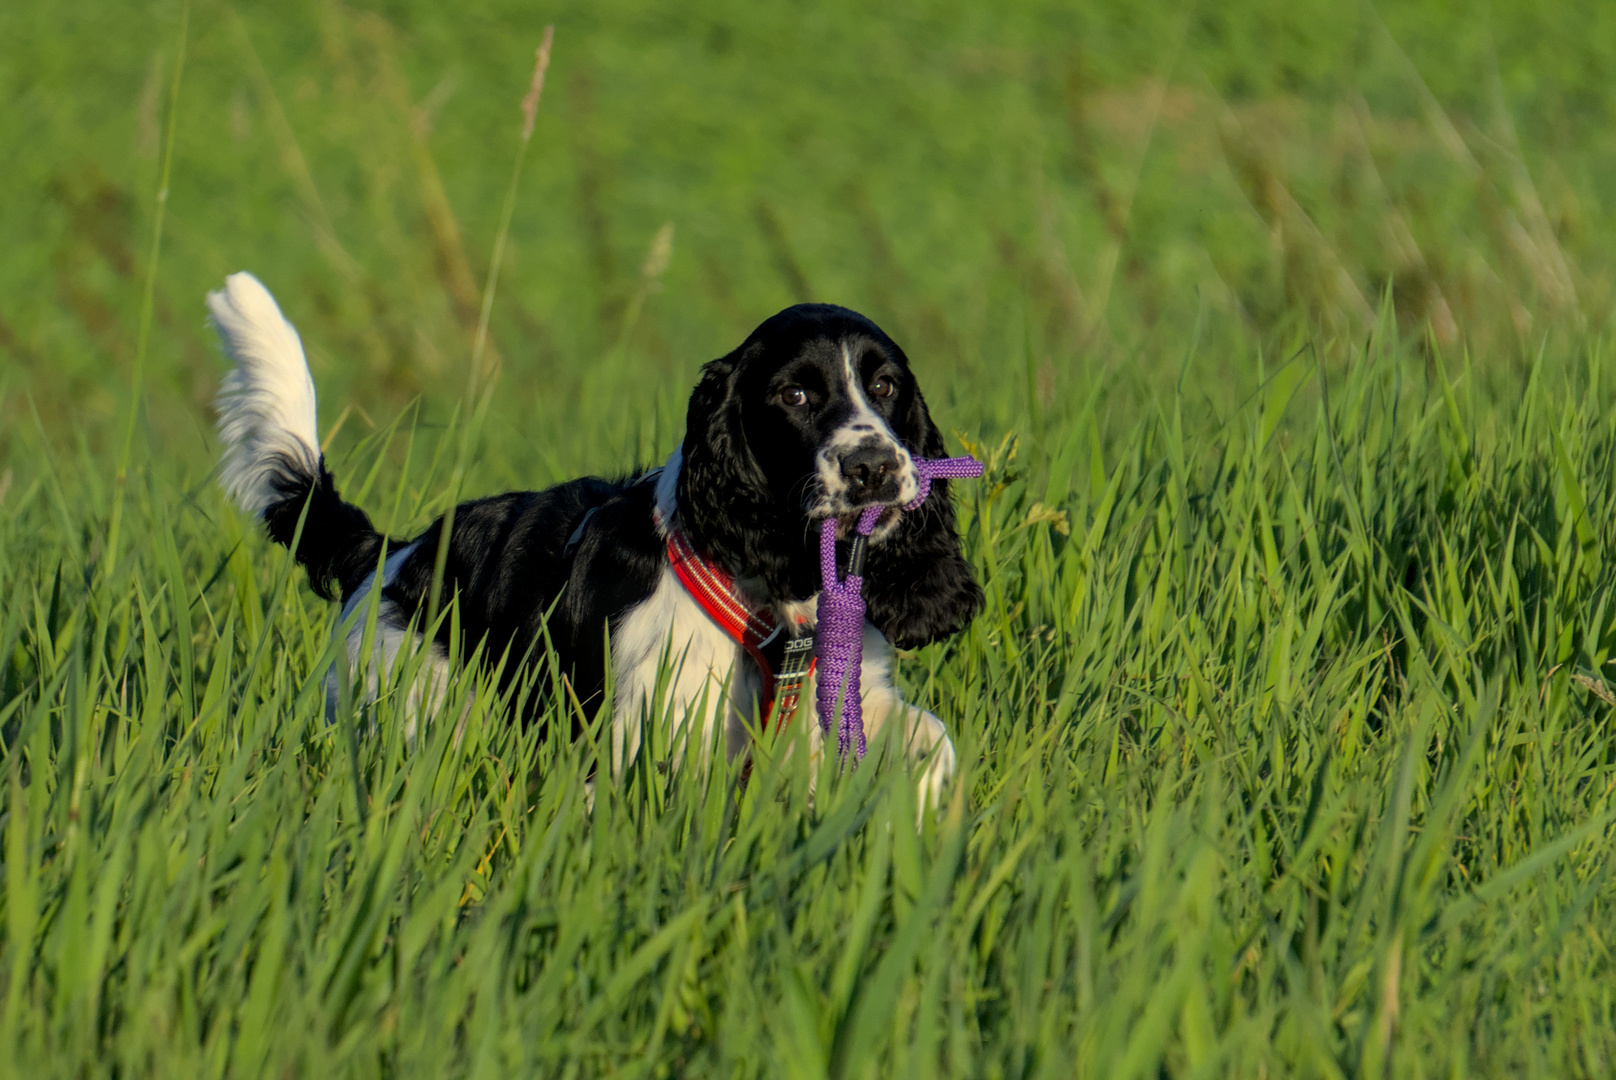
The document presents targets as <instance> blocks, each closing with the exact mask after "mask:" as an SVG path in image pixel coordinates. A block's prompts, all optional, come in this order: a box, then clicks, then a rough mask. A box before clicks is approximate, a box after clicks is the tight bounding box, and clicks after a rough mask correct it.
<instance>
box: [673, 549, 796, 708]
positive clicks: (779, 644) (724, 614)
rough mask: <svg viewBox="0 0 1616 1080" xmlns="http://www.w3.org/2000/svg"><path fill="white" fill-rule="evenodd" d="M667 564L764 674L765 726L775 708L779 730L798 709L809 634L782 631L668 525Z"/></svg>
mask: <svg viewBox="0 0 1616 1080" xmlns="http://www.w3.org/2000/svg"><path fill="white" fill-rule="evenodd" d="M668 565H669V566H671V567H673V572H674V573H675V574H676V575H678V577H679V582H680V584H682V585H683V586H684V587H685V591H687V592H688V593H690V595H691V597H692V598H694V599H695V601H696V603H698V604H700V605H701V609H702V610H703V611H705V612H706V613H707V614H708V615H709V616H710V617H711V618H712V620H713V621H714V622H716V623H717V624H718V625H719V626H721V627H723V629H724V633H726V634H728V635H729V636H730V637H731V638H733V639H734V640H735V641H736V642H738V643H739V644H740V646H741V647H742V648H743V649H745V650H746V652H747V655H749V656H750V657H751V658H752V661H753V662H754V663H756V664H757V666H758V670H759V671H761V672H762V673H763V702H762V717H763V726H764V728H765V729H767V728H768V726H769V719H770V717H771V716H772V715H774V713H775V712H778V714H779V716H780V727H781V729H784V728H785V726H786V724H788V723H789V722H790V721H791V717H792V715H793V714H794V713H795V712H796V711H797V702H798V701H799V699H800V698H801V696H802V687H803V684H804V683H806V682H807V681H808V675H809V673H810V672H812V671H813V670H814V655H813V653H814V637H813V635H812V634H789V633H786V632H785V630H784V628H782V627H781V625H780V621H779V620H778V619H776V618H775V617H774V614H773V612H770V611H768V610H767V609H765V608H754V607H753V606H752V605H751V604H749V603H748V602H747V601H746V599H745V597H743V596H742V595H741V594H740V592H739V591H738V590H737V589H736V588H735V577H734V575H733V574H731V573H729V572H728V571H727V570H725V569H724V568H723V567H721V566H718V565H717V564H715V563H713V562H712V561H711V560H709V559H706V558H704V557H702V556H701V555H699V554H698V553H697V552H696V549H695V548H694V547H693V546H692V545H691V543H690V537H688V536H686V535H685V534H684V532H683V530H681V529H678V528H674V527H670V528H669V529H668ZM804 621H805V620H804ZM776 705H778V708H776Z"/></svg>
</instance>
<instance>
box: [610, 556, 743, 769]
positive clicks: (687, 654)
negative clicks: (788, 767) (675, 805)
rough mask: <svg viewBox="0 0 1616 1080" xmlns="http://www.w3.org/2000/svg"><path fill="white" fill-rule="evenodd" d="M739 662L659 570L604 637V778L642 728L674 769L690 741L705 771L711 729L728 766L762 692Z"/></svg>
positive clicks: (624, 758) (727, 640) (732, 644)
mask: <svg viewBox="0 0 1616 1080" xmlns="http://www.w3.org/2000/svg"><path fill="white" fill-rule="evenodd" d="M743 656H744V653H743V652H742V650H741V647H740V645H739V644H737V643H736V641H735V639H734V638H731V637H730V636H729V635H728V634H727V633H725V632H724V629H723V627H721V626H719V625H718V624H717V623H716V622H714V621H713V619H712V616H710V615H708V614H707V612H706V611H704V610H703V609H702V607H701V605H700V604H698V603H696V600H695V598H694V597H692V596H691V595H690V593H689V592H688V591H686V589H685V587H684V585H682V584H681V583H680V581H679V578H678V576H677V575H676V574H674V572H673V568H672V567H671V566H665V567H663V568H662V577H661V580H659V581H658V582H657V587H656V591H654V592H653V593H652V594H651V595H650V597H648V598H647V599H646V600H645V601H644V602H643V603H641V604H639V605H637V606H636V607H635V608H634V609H633V610H632V611H630V612H629V613H628V614H627V615H626V616H624V618H623V620H622V622H621V623H619V624H618V627H617V631H616V632H615V633H614V634H613V635H612V671H613V673H614V674H615V677H616V688H615V694H614V700H613V702H612V775H613V776H618V775H621V773H622V771H623V767H624V765H625V764H626V763H627V762H629V761H631V760H632V759H633V758H634V755H635V754H637V753H638V752H639V749H640V737H641V732H642V729H643V727H644V725H645V723H646V722H647V721H648V720H649V721H650V722H651V723H652V724H653V725H654V726H655V727H656V729H657V732H658V735H659V737H660V739H661V740H663V745H664V747H666V748H669V749H671V751H672V755H671V756H672V759H673V761H674V763H675V764H677V763H678V762H679V761H680V760H681V759H682V758H683V757H684V752H685V749H686V748H687V746H688V745H689V743H690V741H691V740H692V739H694V740H696V745H697V746H698V747H699V748H700V752H701V755H702V756H701V760H702V761H703V762H704V763H705V762H706V761H707V760H708V757H707V755H708V753H709V748H710V747H711V746H712V745H713V744H714V742H715V736H716V734H717V725H719V724H722V725H723V735H724V752H725V755H726V756H728V757H731V758H733V757H734V756H735V755H736V754H738V753H739V752H740V751H741V750H742V749H744V748H745V746H746V739H747V735H746V722H745V718H746V717H749V716H750V715H751V713H752V710H753V709H754V708H755V702H756V701H757V699H758V694H759V692H760V691H761V689H762V687H761V685H760V682H761V680H760V679H759V678H758V675H757V671H756V669H755V668H754V667H753V665H751V664H750V663H742V657H743ZM659 683H660V684H661V685H659Z"/></svg>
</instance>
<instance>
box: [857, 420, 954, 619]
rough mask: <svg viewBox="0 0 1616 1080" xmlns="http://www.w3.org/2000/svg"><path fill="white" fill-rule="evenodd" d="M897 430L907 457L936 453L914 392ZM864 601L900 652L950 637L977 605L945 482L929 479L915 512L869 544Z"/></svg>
mask: <svg viewBox="0 0 1616 1080" xmlns="http://www.w3.org/2000/svg"><path fill="white" fill-rule="evenodd" d="M899 427H900V430H899V431H898V433H897V434H898V436H899V438H901V439H902V440H903V442H904V445H905V447H906V448H907V449H908V450H909V452H910V453H911V454H914V455H915V456H916V457H923V458H938V457H942V456H943V454H944V447H943V435H942V432H940V431H938V430H937V425H936V424H934V423H932V419H931V413H930V412H929V411H928V410H927V409H926V402H925V399H924V398H922V397H921V396H920V391H919V390H918V389H917V390H916V391H915V396H914V400H913V401H912V402H911V403H910V407H909V409H908V411H907V413H906V415H905V416H904V419H903V421H902V423H901V424H900V425H899ZM864 599H865V603H866V605H867V611H868V614H869V619H870V622H872V623H874V624H875V626H876V628H877V629H879V630H880V631H881V633H883V634H885V635H886V639H887V640H888V641H890V642H892V643H893V644H894V645H896V646H897V647H898V648H900V649H915V648H919V647H920V646H922V645H927V644H930V643H931V642H933V641H940V640H942V639H943V638H946V637H950V636H952V635H954V634H957V633H959V632H960V631H961V630H963V629H965V627H966V626H968V625H969V624H970V621H971V620H972V619H973V618H975V617H976V613H977V612H978V611H981V610H982V589H981V587H980V586H979V585H977V583H976V574H975V572H974V571H973V570H972V569H971V564H970V563H968V562H966V561H965V555H964V552H962V551H961V550H960V540H959V532H958V531H957V529H956V527H955V524H954V503H953V501H952V499H951V498H950V495H949V484H948V481H947V480H933V481H932V484H931V494H930V496H928V497H927V499H926V501H925V502H924V503H923V504H921V506H920V509H918V510H915V511H912V512H910V513H906V514H904V515H903V517H902V518H901V519H900V520H899V522H898V527H897V528H896V529H895V530H893V532H892V534H891V535H890V536H888V537H887V538H886V540H884V541H883V542H882V543H879V544H874V545H872V546H871V548H870V552H869V555H868V556H867V558H866V559H865V570H864Z"/></svg>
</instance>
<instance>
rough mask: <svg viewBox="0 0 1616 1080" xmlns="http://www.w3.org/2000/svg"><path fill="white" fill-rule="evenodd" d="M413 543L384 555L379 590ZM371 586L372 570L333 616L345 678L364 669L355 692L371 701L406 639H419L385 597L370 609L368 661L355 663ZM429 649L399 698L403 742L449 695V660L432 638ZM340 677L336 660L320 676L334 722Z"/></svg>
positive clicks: (389, 674) (388, 676) (328, 713)
mask: <svg viewBox="0 0 1616 1080" xmlns="http://www.w3.org/2000/svg"><path fill="white" fill-rule="evenodd" d="M416 546H417V545H416V544H411V545H409V546H408V547H405V548H402V549H400V550H398V551H395V552H393V553H392V554H390V555H389V556H388V557H387V561H386V562H385V563H384V564H383V565H382V584H381V587H382V588H384V589H385V588H386V587H387V586H388V584H389V583H391V582H392V580H393V578H394V577H395V576H397V574H398V571H399V568H400V567H402V566H403V565H404V560H406V559H408V558H409V557H410V555H411V553H412V552H414V551H415V548H416ZM375 584H376V575H375V573H374V572H372V573H371V575H370V576H369V577H367V578H366V579H365V581H364V583H363V584H361V585H360V586H359V588H357V589H355V590H354V592H353V595H352V596H350V597H348V602H347V603H345V604H343V605H342V617H341V618H340V619H338V620H337V629H336V632H337V634H338V635H339V636H343V635H346V637H347V643H346V644H347V648H346V649H345V650H344V652H345V654H346V660H347V664H348V675H349V678H350V679H351V678H352V677H353V675H354V673H356V672H358V671H359V670H360V669H361V668H362V667H363V668H364V687H363V692H362V693H361V694H360V695H359V700H360V701H362V702H370V701H374V700H375V699H376V697H377V695H379V694H380V693H381V688H382V685H383V682H382V681H383V680H384V679H392V678H395V677H396V675H395V672H394V668H395V666H396V665H397V663H398V654H399V652H400V650H402V649H403V648H404V646H405V645H406V644H407V643H409V642H410V639H411V638H414V639H415V641H416V642H417V643H419V642H420V639H421V635H420V634H419V633H416V632H414V631H411V630H410V629H409V627H408V625H407V624H406V623H405V620H404V615H403V612H401V611H400V610H399V608H398V605H397V604H395V603H393V602H392V601H391V600H381V601H380V602H379V603H378V604H377V608H376V627H375V630H374V632H373V633H372V635H371V647H370V659H369V662H368V663H361V654H362V653H363V652H364V648H365V620H366V618H367V617H368V611H369V607H370V593H371V590H372V589H373V588H374V587H375ZM430 650H431V652H430V655H428V656H427V657H426V658H425V659H424V660H422V662H421V667H420V669H419V670H418V671H416V672H415V676H414V680H413V681H412V682H411V684H410V687H409V690H408V697H407V698H406V699H405V704H404V708H403V715H404V717H405V720H404V739H405V741H406V742H411V743H413V742H414V741H415V734H416V731H417V729H418V728H419V726H420V722H421V721H422V720H424V719H426V718H427V717H429V716H430V715H431V714H432V713H435V712H437V711H438V710H439V709H441V708H442V707H443V702H444V700H445V698H447V696H448V693H449V675H450V672H449V659H448V657H446V656H445V655H444V654H443V650H442V648H441V647H439V646H438V644H437V643H436V642H434V643H432V645H431V646H430ZM339 663H340V661H339ZM340 678H341V673H340V672H339V670H338V669H337V666H336V664H333V665H332V666H331V670H330V671H329V672H328V673H327V674H326V678H325V709H326V717H327V719H331V720H334V719H335V718H336V715H337V707H338V702H339V701H340V697H341V695H340V683H339V682H338V680H339V679H340Z"/></svg>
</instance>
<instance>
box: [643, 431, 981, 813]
mask: <svg viewBox="0 0 1616 1080" xmlns="http://www.w3.org/2000/svg"><path fill="white" fill-rule="evenodd" d="M877 419H878V420H879V417H877ZM904 460H905V461H907V460H908V459H907V458H905V459H904ZM681 463H682V456H681V454H680V453H679V451H674V454H673V456H672V457H670V458H669V459H668V462H667V464H665V465H664V466H663V467H662V473H661V475H660V476H658V477H657V488H656V505H657V520H658V523H659V526H660V527H661V528H662V529H663V531H664V532H665V531H666V529H667V527H668V525H669V524H670V523H672V522H673V521H674V520H675V516H676V514H677V506H676V499H675V495H676V493H677V491H678V483H679V468H680V465H681ZM912 497H913V496H912V495H911V498H912ZM738 584H739V587H740V588H741V589H742V591H743V592H744V591H747V590H746V584H747V583H746V582H740V583H738ZM815 603H816V597H809V598H808V599H806V600H801V601H797V602H794V603H791V604H784V605H778V606H777V608H776V615H777V617H778V618H780V619H782V620H790V621H793V622H796V621H799V620H801V621H805V622H806V623H807V624H808V625H810V626H811V625H813V624H814V622H815ZM612 670H613V672H614V674H615V677H616V691H615V697H614V701H613V703H612V704H613V708H612V775H613V776H614V777H616V776H621V775H622V770H623V767H624V765H625V764H626V763H627V762H628V761H630V760H632V759H633V757H634V755H635V754H637V753H638V752H639V748H640V739H641V737H642V733H643V731H644V726H645V724H646V723H647V721H650V722H652V723H654V724H655V725H656V726H657V728H658V730H659V731H660V733H661V737H662V738H663V739H664V740H666V741H665V743H664V745H665V746H666V745H671V747H672V755H671V756H672V759H673V761H674V763H675V764H677V763H678V762H679V761H680V760H682V758H683V756H684V751H685V749H686V747H687V746H688V745H689V740H690V739H691V738H695V739H697V740H698V745H699V746H700V748H701V753H702V761H703V762H704V763H705V762H706V761H707V757H706V755H707V754H708V752H709V748H710V747H712V746H713V745H714V743H715V741H716V734H717V725H718V724H720V723H721V724H722V725H723V735H724V752H725V754H726V756H727V757H728V758H730V759H732V760H733V759H734V758H735V757H736V756H737V755H738V754H740V753H742V752H743V751H744V750H745V749H746V747H747V743H748V740H749V738H750V736H749V733H748V730H747V722H748V721H749V720H750V719H751V717H752V716H753V715H754V714H755V712H756V710H757V707H758V702H759V696H760V694H761V693H762V689H763V688H762V680H761V678H759V676H758V673H757V670H756V668H755V667H754V666H753V665H752V664H751V663H750V662H749V661H748V660H746V655H745V653H744V651H743V650H742V648H741V646H740V645H739V644H738V643H737V642H736V641H735V640H734V639H733V638H731V637H730V636H729V634H727V633H726V632H725V631H724V629H723V628H722V627H720V626H719V625H718V624H717V623H716V622H714V621H713V619H712V617H711V616H709V615H708V614H707V612H706V611H705V610H703V609H702V607H701V605H700V604H698V603H697V602H696V600H695V599H694V598H693V597H692V596H691V595H690V593H689V592H688V591H686V589H685V587H684V586H683V585H682V584H681V583H680V581H679V579H678V576H677V575H675V574H674V572H673V569H672V567H664V568H663V570H662V578H661V580H660V581H658V583H657V587H656V591H655V592H653V593H652V594H651V596H650V597H649V598H648V599H647V600H646V601H645V602H644V603H642V604H640V605H639V606H638V607H636V608H634V610H632V611H630V612H629V613H628V614H627V615H626V616H625V617H624V618H623V620H622V622H621V623H619V625H618V627H617V630H616V632H615V633H614V634H613V636H612ZM659 683H660V685H659ZM859 686H860V691H861V692H860V695H859V698H860V701H861V702H862V703H863V707H864V730H865V734H866V736H867V737H868V738H869V739H871V740H873V739H874V738H875V737H876V736H877V735H878V734H879V733H880V731H881V729H882V727H883V726H884V725H885V724H886V723H887V722H888V721H889V720H892V719H894V718H901V719H902V721H903V723H904V750H905V752H906V753H907V754H908V755H909V756H910V757H911V758H914V759H916V760H924V761H925V762H926V766H925V769H924V770H923V772H922V773H921V776H920V781H919V785H920V792H919V794H920V810H921V812H922V813H924V812H925V810H926V808H927V807H928V806H929V807H932V808H936V807H940V806H941V805H942V797H943V792H944V791H945V790H946V789H947V787H948V784H949V782H950V781H951V780H952V779H953V777H954V769H955V755H954V744H953V743H952V742H950V741H949V738H948V732H947V730H946V729H945V728H944V727H943V722H942V721H941V720H939V719H938V718H937V717H935V716H933V715H932V714H931V713H928V712H926V711H924V710H922V709H918V708H916V707H914V706H913V705H909V704H906V703H905V702H904V701H903V698H902V697H901V696H900V695H899V693H898V689H897V687H895V686H894V685H893V683H892V646H891V644H890V643H889V642H888V641H887V639H886V636H885V635H884V634H882V633H881V631H880V630H878V629H877V628H876V627H875V626H874V625H873V624H871V623H869V622H866V623H865V624H864V658H863V663H862V665H861V667H860V669H859ZM814 688H815V677H813V676H810V678H809V679H808V681H807V683H806V685H804V687H803V690H802V696H801V699H800V701H801V704H800V705H799V707H798V708H799V712H798V715H797V717H796V718H795V720H794V721H793V722H794V723H800V724H807V725H808V727H809V756H810V759H811V760H813V761H815V762H817V761H818V760H819V755H820V753H821V752H822V745H823V743H822V740H823V736H822V735H821V729H820V726H819V716H818V709H817V707H816V704H815V693H814Z"/></svg>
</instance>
